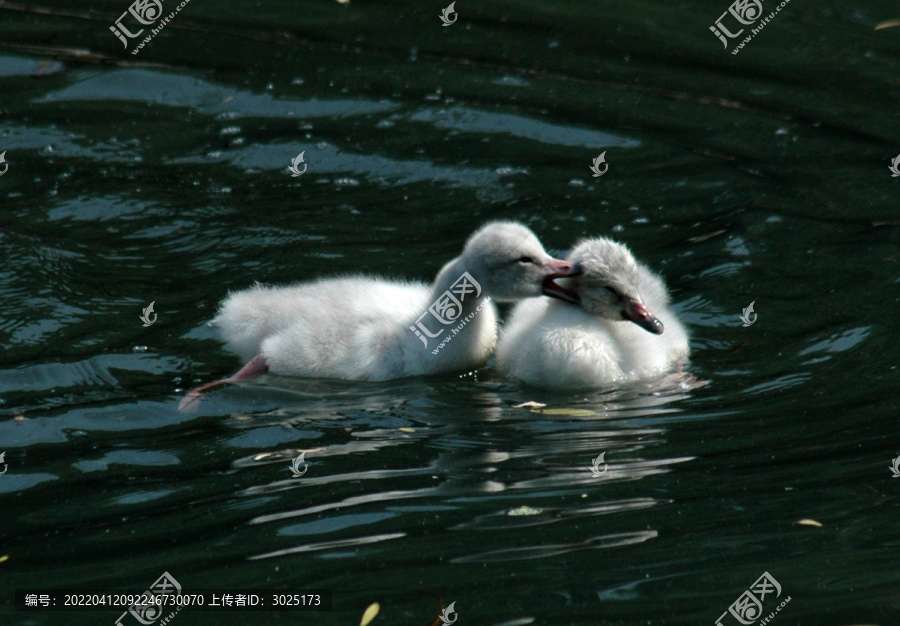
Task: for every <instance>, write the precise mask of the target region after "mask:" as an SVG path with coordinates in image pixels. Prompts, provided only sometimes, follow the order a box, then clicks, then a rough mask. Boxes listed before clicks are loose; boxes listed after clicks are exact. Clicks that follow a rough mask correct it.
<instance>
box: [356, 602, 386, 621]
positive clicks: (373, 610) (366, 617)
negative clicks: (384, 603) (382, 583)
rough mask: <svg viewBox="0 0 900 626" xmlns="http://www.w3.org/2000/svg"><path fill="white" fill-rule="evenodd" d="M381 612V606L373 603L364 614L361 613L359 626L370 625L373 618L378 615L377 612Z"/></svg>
mask: <svg viewBox="0 0 900 626" xmlns="http://www.w3.org/2000/svg"><path fill="white" fill-rule="evenodd" d="M380 610H381V605H380V604H378V603H377V602H373V603H372V604H370V605H369V608H367V609H366V612H365V613H363V616H362V619H361V620H360V622H359V626H367V624H369V623H371V621H372V620H373V619H375V616H376V615H378V611H380Z"/></svg>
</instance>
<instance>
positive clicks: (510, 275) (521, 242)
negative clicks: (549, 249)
mask: <svg viewBox="0 0 900 626" xmlns="http://www.w3.org/2000/svg"><path fill="white" fill-rule="evenodd" d="M460 259H461V260H462V262H463V264H464V265H465V267H466V268H467V270H468V271H469V273H471V274H472V275H473V276H474V277H475V279H476V280H477V281H478V282H479V283H480V284H481V285H482V287H483V288H484V289H485V291H486V292H487V293H488V295H490V296H491V298H492V299H494V300H497V301H500V302H510V301H515V300H521V299H523V298H531V297H534V296H539V295H541V294H542V293H543V294H546V295H549V296H553V297H561V298H563V299H568V296H567V294H565V293H563V292H562V291H561V290H560V289H559V288H558V287H557V286H556V285H555V284H554V283H553V279H554V278H562V277H565V276H575V275H577V274H579V273H580V271H581V270H580V268H579V267H578V266H577V264H575V263H572V262H571V261H563V260H561V259H554V258H553V257H551V256H550V255H549V254H547V253H546V252H545V251H544V246H542V245H541V242H540V241H539V240H538V238H537V237H536V236H535V234H534V233H533V232H531V230H529V229H528V228H526V227H525V226H523V225H522V224H518V223H516V222H491V223H489V224H487V225H485V226H483V227H482V228H481V229H479V230H478V231H476V232H475V233H474V234H473V235H472V236H471V237H469V240H468V241H467V242H466V246H465V248H464V249H463V253H462V256H461V257H460ZM560 294H562V295H560Z"/></svg>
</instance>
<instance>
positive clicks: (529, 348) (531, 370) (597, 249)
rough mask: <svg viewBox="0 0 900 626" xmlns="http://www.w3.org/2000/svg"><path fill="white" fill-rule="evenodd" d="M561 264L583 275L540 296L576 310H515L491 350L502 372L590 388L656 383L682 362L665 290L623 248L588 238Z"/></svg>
mask: <svg viewBox="0 0 900 626" xmlns="http://www.w3.org/2000/svg"><path fill="white" fill-rule="evenodd" d="M568 260H569V261H571V262H572V263H574V264H578V265H580V268H581V269H582V271H583V273H582V275H580V276H577V277H575V278H569V279H565V280H561V281H559V285H556V286H555V287H556V289H555V290H554V288H553V286H549V285H548V286H547V288H546V290H545V291H546V292H548V293H549V292H553V291H556V292H557V293H554V295H556V296H557V297H558V298H560V299H565V298H566V296H568V299H569V301H570V302H578V304H577V305H575V304H570V303H567V302H561V301H559V300H551V299H549V298H532V299H529V300H525V301H524V302H521V303H520V304H518V305H517V306H516V308H515V309H514V310H513V312H512V315H511V317H510V320H509V322H508V323H507V324H506V326H505V327H504V329H503V331H502V333H501V337H500V342H499V345H498V346H497V353H496V359H497V367H498V369H499V370H500V371H501V372H502V373H504V374H505V375H507V376H510V377H513V378H516V379H518V380H520V381H523V382H525V383H528V384H531V385H534V386H538V387H544V388H551V389H592V388H598V387H603V386H608V385H614V384H619V383H628V382H635V381H646V380H651V379H654V378H658V377H662V376H664V375H665V374H668V373H670V372H672V371H673V370H674V369H676V368H678V367H680V366H681V365H682V364H683V363H684V362H685V361H686V360H687V358H688V354H689V352H690V349H689V347H688V335H687V332H686V331H685V329H684V327H683V326H682V325H681V323H680V322H679V321H678V318H677V317H676V316H675V314H674V313H673V312H672V311H671V310H670V309H669V294H668V292H667V291H666V286H665V284H664V283H663V281H662V279H661V278H660V277H659V276H657V275H656V274H654V273H653V272H651V271H650V270H649V269H647V268H646V267H645V266H644V265H642V264H640V263H638V262H637V261H636V260H635V258H634V256H632V254H631V252H630V251H629V250H628V248H626V247H625V246H624V245H622V244H620V243H617V242H615V241H612V240H610V239H606V238H595V239H588V240H585V241H582V242H580V243H579V244H578V245H577V246H576V247H575V248H574V249H573V250H572V252H571V253H570V254H569V256H568ZM664 330H665V332H663V331H664Z"/></svg>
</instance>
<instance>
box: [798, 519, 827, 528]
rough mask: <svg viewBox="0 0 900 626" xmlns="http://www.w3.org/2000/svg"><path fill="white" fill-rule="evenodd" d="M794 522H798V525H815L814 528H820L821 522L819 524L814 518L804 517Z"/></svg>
mask: <svg viewBox="0 0 900 626" xmlns="http://www.w3.org/2000/svg"><path fill="white" fill-rule="evenodd" d="M794 523H795V524H799V525H800V526H815V527H816V528H822V524H820V523H819V522H817V521H816V520H814V519H806V518H803V519H801V520H798V521H796V522H794Z"/></svg>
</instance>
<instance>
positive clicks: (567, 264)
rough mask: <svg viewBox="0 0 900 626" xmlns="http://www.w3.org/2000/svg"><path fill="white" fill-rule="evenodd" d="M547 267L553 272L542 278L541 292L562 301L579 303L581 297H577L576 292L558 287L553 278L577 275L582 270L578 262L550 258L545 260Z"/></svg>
mask: <svg viewBox="0 0 900 626" xmlns="http://www.w3.org/2000/svg"><path fill="white" fill-rule="evenodd" d="M547 267H549V268H550V269H551V270H553V274H551V275H550V276H547V277H546V278H545V279H544V282H543V283H541V286H542V292H543V294H544V295H545V296H550V297H551V298H558V299H559V300H562V301H563V302H569V303H571V304H581V298H580V297H578V294H577V293H575V292H574V291H570V290H568V289H566V288H565V287H560V286H559V285H557V284H556V283H555V282H553V280H554V279H555V278H566V277H568V276H578V275H580V274H581V273H582V272H583V270H582V268H581V264H580V263H573V262H571V261H563V260H560V259H550V260H549V261H548V262H547Z"/></svg>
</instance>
